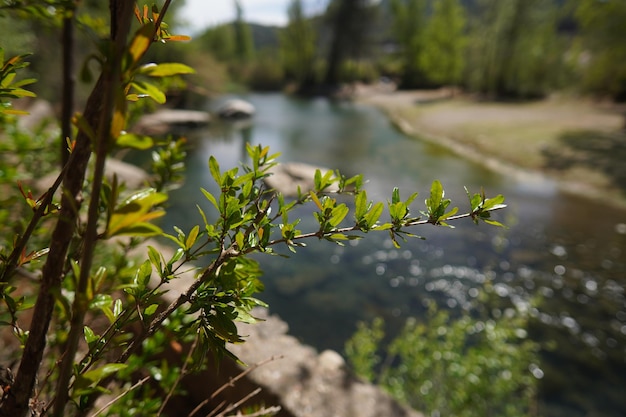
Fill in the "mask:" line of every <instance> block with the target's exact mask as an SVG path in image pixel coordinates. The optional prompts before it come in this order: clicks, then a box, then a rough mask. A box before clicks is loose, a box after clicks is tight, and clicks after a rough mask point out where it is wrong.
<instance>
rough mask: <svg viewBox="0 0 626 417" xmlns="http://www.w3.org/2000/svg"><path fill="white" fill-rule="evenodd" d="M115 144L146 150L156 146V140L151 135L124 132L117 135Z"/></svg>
mask: <svg viewBox="0 0 626 417" xmlns="http://www.w3.org/2000/svg"><path fill="white" fill-rule="evenodd" d="M115 144H116V145H117V146H119V147H122V148H132V149H139V150H146V149H150V148H151V147H153V146H154V141H153V139H152V138H151V137H150V136H145V135H136V134H134V133H124V134H122V135H120V136H118V137H117V140H116V141H115Z"/></svg>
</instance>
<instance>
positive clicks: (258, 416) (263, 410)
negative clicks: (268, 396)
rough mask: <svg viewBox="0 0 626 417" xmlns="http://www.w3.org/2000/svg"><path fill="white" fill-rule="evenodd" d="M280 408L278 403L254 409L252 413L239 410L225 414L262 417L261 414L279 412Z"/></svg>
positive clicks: (240, 416) (238, 416)
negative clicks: (235, 412) (242, 412)
mask: <svg viewBox="0 0 626 417" xmlns="http://www.w3.org/2000/svg"><path fill="white" fill-rule="evenodd" d="M280 410H282V408H281V407H280V406H279V405H276V406H273V407H263V408H261V409H260V410H259V411H255V412H254V413H252V414H241V413H240V412H238V413H237V414H233V415H230V416H226V417H262V416H267V415H274V414H277V413H279V412H280Z"/></svg>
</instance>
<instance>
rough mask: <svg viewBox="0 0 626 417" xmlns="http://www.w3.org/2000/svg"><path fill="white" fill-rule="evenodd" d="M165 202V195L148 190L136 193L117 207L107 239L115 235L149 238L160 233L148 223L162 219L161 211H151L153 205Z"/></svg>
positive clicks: (109, 225) (162, 212) (109, 226)
mask: <svg viewBox="0 0 626 417" xmlns="http://www.w3.org/2000/svg"><path fill="white" fill-rule="evenodd" d="M166 200H167V195H166V194H163V193H158V192H156V190H154V189H152V188H150V189H147V190H142V191H138V192H136V193H135V194H133V195H132V196H130V197H129V198H127V199H126V200H124V201H123V202H122V203H121V204H120V206H119V207H117V208H116V209H115V210H114V212H113V214H112V215H111V219H110V220H109V224H108V228H107V237H111V236H115V235H133V234H136V235H141V236H151V235H155V234H159V233H161V229H160V228H159V227H157V226H155V225H153V224H151V223H148V221H150V220H153V219H156V218H159V217H162V216H163V215H164V214H165V212H164V211H163V210H153V207H154V206H155V205H158V204H161V203H163V202H165V201H166Z"/></svg>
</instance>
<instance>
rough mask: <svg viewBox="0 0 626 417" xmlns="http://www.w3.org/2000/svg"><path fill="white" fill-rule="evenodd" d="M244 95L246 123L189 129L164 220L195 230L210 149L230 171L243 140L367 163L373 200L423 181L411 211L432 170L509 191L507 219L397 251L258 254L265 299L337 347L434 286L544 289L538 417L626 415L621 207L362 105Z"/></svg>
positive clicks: (463, 203)
mask: <svg viewBox="0 0 626 417" xmlns="http://www.w3.org/2000/svg"><path fill="white" fill-rule="evenodd" d="M245 98H246V100H248V101H250V102H251V103H252V104H254V106H255V107H256V109H257V114H256V115H255V117H254V119H253V121H252V124H251V125H250V126H249V127H247V128H244V129H238V128H236V126H230V127H229V126H226V127H221V128H215V127H214V128H211V129H206V130H198V131H195V132H193V133H192V134H191V136H190V139H191V140H190V143H191V144H192V149H191V150H190V152H189V156H188V160H187V165H188V173H187V180H186V182H185V184H184V186H183V187H182V188H180V189H178V190H176V191H175V192H174V193H173V195H172V198H171V202H172V203H171V207H170V209H169V212H168V216H167V218H166V225H165V227H166V228H168V227H171V225H174V224H175V225H178V226H180V227H182V228H183V229H188V228H190V227H191V226H192V225H193V224H196V223H198V222H200V221H201V219H200V217H199V215H198V213H197V209H196V204H200V205H201V206H203V207H204V208H205V209H206V210H207V211H210V207H209V205H208V203H207V202H206V200H203V197H202V195H201V193H200V191H199V189H200V187H204V188H207V189H209V190H211V191H212V192H213V191H216V190H215V188H214V187H213V180H212V179H211V176H210V173H209V170H208V166H207V161H208V158H209V156H210V155H214V156H215V157H216V158H217V159H218V161H219V162H220V165H221V167H222V168H223V169H225V168H229V167H233V166H237V165H238V164H239V161H241V160H243V159H244V158H245V155H244V152H245V151H244V150H245V143H246V142H250V143H252V144H257V143H260V144H263V145H264V146H270V148H271V150H272V151H274V152H281V154H282V156H281V158H280V161H282V162H290V161H297V162H306V163H310V164H315V165H320V166H324V167H329V168H332V169H339V170H341V172H342V173H344V174H346V175H348V176H350V175H354V174H357V173H361V174H363V175H364V177H365V179H366V180H367V181H368V183H367V185H366V187H365V188H366V189H367V190H368V196H369V197H370V198H372V199H378V200H382V201H385V200H387V199H390V198H391V190H392V188H393V187H399V188H400V192H401V194H402V196H404V197H406V196H408V195H409V194H410V193H412V192H413V191H419V192H420V197H418V198H417V200H416V202H417V203H418V204H415V203H414V205H415V206H416V210H417V209H422V208H423V206H419V202H420V201H421V202H423V200H424V198H426V196H427V195H428V191H429V187H430V184H431V182H432V181H433V180H434V179H438V180H440V181H441V182H442V184H443V185H444V187H445V189H446V196H447V197H450V198H452V200H453V205H457V206H459V208H460V209H461V210H463V208H466V207H467V198H466V195H465V191H464V188H463V187H464V186H466V187H468V189H469V190H470V191H472V192H479V191H480V188H481V187H484V189H485V191H486V193H487V195H488V196H489V195H495V194H503V195H505V196H506V199H507V201H506V202H507V204H508V208H507V209H506V210H504V211H501V212H498V213H496V218H497V219H498V220H499V221H501V222H503V223H505V224H506V225H507V226H508V228H507V229H502V228H495V227H490V226H488V225H485V224H482V225H480V226H476V225H474V224H473V223H472V222H471V221H469V220H467V221H461V222H457V223H455V226H456V228H455V229H447V228H437V227H434V226H424V227H422V228H420V229H418V230H416V233H418V234H420V235H422V236H424V237H426V240H417V239H416V240H411V241H409V242H407V243H405V244H403V245H402V248H401V249H399V250H398V249H395V248H393V246H392V244H391V242H390V241H389V239H388V238H387V236H386V235H385V234H384V233H381V234H380V236H377V235H376V234H371V235H369V236H368V237H367V239H363V240H361V241H352V242H351V244H348V245H347V246H346V247H340V246H336V245H334V244H331V243H329V242H309V246H308V247H307V248H302V249H300V250H299V251H298V253H297V254H296V255H293V256H291V258H290V259H284V258H280V257H262V258H259V260H260V261H261V265H262V268H263V270H264V282H265V285H266V290H265V292H264V293H262V294H261V295H260V297H259V298H261V299H263V300H264V301H266V302H268V303H269V305H270V310H271V312H272V313H276V314H278V315H279V316H281V317H282V318H283V319H284V320H286V321H287V322H288V323H289V326H290V332H291V334H293V335H294V336H296V337H298V338H300V339H301V340H302V341H303V342H305V343H308V344H310V345H312V346H314V347H316V348H318V349H320V350H321V349H325V348H332V349H335V350H338V351H340V352H341V351H342V350H343V344H344V343H345V341H346V339H347V338H348V337H349V336H350V335H351V334H352V333H353V332H354V330H355V326H356V323H357V322H358V321H359V320H368V319H371V318H373V317H375V316H383V317H385V318H386V320H387V323H389V324H390V326H392V327H393V325H394V323H396V325H397V323H400V322H401V320H403V319H404V318H406V317H408V316H410V315H420V314H423V313H424V308H423V304H422V301H423V300H424V299H425V298H426V297H431V298H435V299H437V300H439V301H440V302H441V303H442V304H443V305H446V306H448V307H449V308H450V309H456V308H460V307H462V306H463V305H464V303H467V302H468V299H469V298H468V297H470V295H469V294H472V291H471V289H472V288H476V287H478V286H480V285H481V283H482V282H484V281H485V280H486V279H489V280H492V281H493V282H494V283H496V285H497V290H498V294H499V295H500V296H502V297H517V296H519V297H527V296H532V295H540V296H541V297H542V298H543V302H542V303H541V306H540V308H539V309H538V310H537V311H536V323H535V325H534V326H535V330H534V331H533V332H532V334H534V335H535V337H537V338H538V341H539V342H541V343H542V344H544V345H545V346H547V345H549V343H548V342H550V343H551V345H552V348H551V349H545V350H544V352H543V354H542V358H543V363H542V368H543V370H544V375H545V377H544V378H543V379H542V380H541V381H540V391H541V392H540V397H541V401H542V406H541V408H540V412H541V415H543V416H554V417H556V416H573V417H576V416H591V415H598V416H599V415H602V416H609V417H612V416H615V417H617V416H624V415H626V397H625V396H624V395H623V393H624V392H626V301H625V294H624V288H625V286H626V214H625V213H624V212H623V211H620V210H617V209H613V208H610V207H604V206H602V205H600V204H598V203H597V202H594V201H592V200H587V199H584V198H581V197H578V196H573V195H568V194H564V193H562V192H560V191H559V189H558V188H557V187H556V185H555V184H554V183H552V182H551V181H549V180H547V179H543V178H541V177H535V176H527V177H522V178H520V177H509V176H506V175H502V174H498V173H494V172H492V171H490V170H488V169H486V168H485V167H483V166H481V165H480V164H476V163H473V162H469V161H468V160H465V159H463V158H462V157H459V156H457V155H455V154H454V153H452V152H450V151H449V150H447V149H445V148H443V147H439V146H437V145H435V144H430V143H426V142H422V141H420V140H416V139H414V138H409V137H407V136H405V135H403V134H401V133H400V132H398V131H397V130H396V129H394V128H393V126H392V125H391V124H390V123H389V121H388V119H387V118H386V117H385V116H384V115H383V114H381V113H380V112H379V111H378V110H376V109H374V108H372V107H369V106H366V105H360V104H355V103H334V102H330V101H328V100H325V99H314V100H303V99H297V98H291V97H287V96H284V95H281V94H251V95H249V96H247V97H245ZM212 187H213V188H212ZM298 215H299V216H303V217H305V221H303V223H302V224H301V226H302V227H301V229H302V230H308V229H313V227H314V223H313V219H312V217H311V215H310V213H308V212H306V211H299V212H298ZM307 219H308V220H307ZM307 226H309V227H308V229H307ZM170 230H171V229H170Z"/></svg>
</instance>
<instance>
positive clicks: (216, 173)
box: [205, 155, 222, 210]
mask: <svg viewBox="0 0 626 417" xmlns="http://www.w3.org/2000/svg"><path fill="white" fill-rule="evenodd" d="M209 171H211V176H213V179H214V180H215V182H216V183H217V185H219V186H221V185H222V176H221V174H220V165H219V164H218V163H217V159H215V157H214V156H213V155H211V157H210V158H209ZM205 195H206V194H205ZM215 206H216V207H217V204H215ZM218 210H219V207H218Z"/></svg>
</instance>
